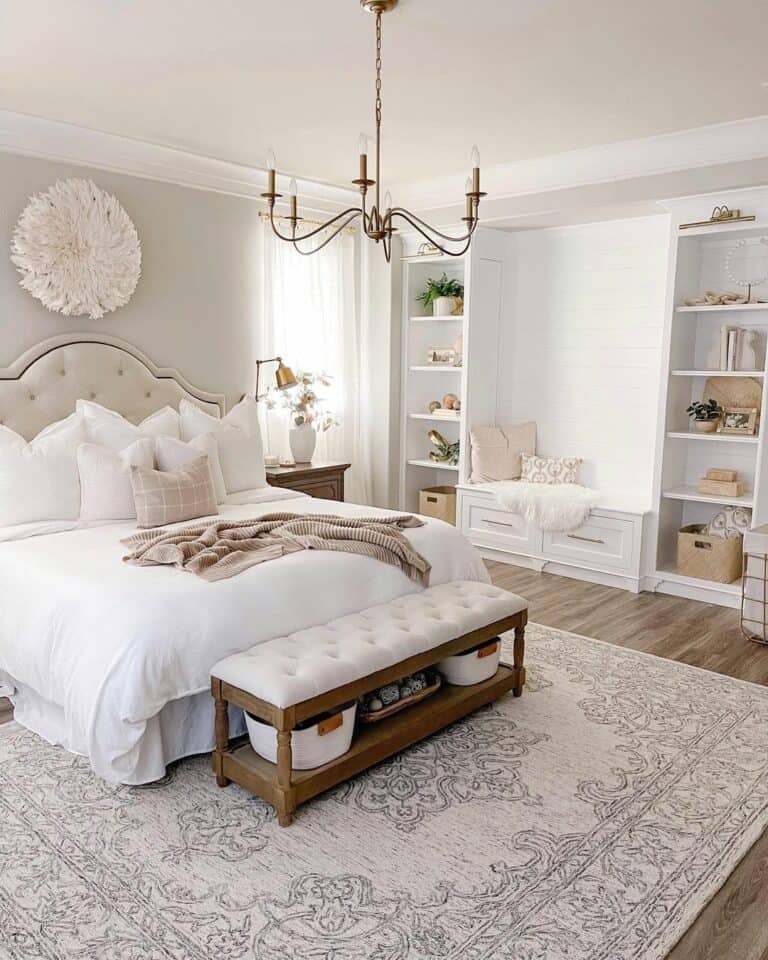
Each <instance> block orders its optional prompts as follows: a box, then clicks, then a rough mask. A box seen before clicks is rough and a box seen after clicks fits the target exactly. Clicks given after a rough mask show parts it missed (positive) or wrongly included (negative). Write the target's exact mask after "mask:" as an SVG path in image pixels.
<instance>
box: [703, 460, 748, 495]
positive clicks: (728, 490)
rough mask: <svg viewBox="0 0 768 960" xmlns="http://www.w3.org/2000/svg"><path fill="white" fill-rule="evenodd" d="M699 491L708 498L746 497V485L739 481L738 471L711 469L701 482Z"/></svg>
mask: <svg viewBox="0 0 768 960" xmlns="http://www.w3.org/2000/svg"><path fill="white" fill-rule="evenodd" d="M698 491H699V493H700V494H702V495H704V496H708V497H718V496H719V497H741V496H743V495H744V484H743V483H742V481H741V480H739V475H738V473H737V471H736V470H723V469H720V468H717V467H711V468H710V469H709V470H707V472H706V474H705V475H704V476H703V477H702V478H701V480H699V483H698Z"/></svg>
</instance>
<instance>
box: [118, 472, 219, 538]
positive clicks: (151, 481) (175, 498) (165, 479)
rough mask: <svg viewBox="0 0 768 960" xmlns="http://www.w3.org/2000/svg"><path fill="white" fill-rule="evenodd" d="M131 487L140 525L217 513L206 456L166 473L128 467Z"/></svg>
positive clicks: (162, 523)
mask: <svg viewBox="0 0 768 960" xmlns="http://www.w3.org/2000/svg"><path fill="white" fill-rule="evenodd" d="M131 486H132V487H133V496H134V499H135V502H136V518H137V520H138V525H139V526H140V527H162V526H164V525H165V524H166V523H178V522H179V521H181V520H194V519H195V518H196V517H209V516H212V515H214V514H217V513H218V512H219V510H218V507H217V505H216V490H215V488H214V486H213V477H212V476H211V468H210V466H209V465H208V457H198V458H197V459H196V460H192V461H190V462H189V463H185V464H184V465H183V466H181V467H177V468H176V469H175V470H170V471H168V472H167V473H163V471H161V470H147V469H145V468H144V467H131Z"/></svg>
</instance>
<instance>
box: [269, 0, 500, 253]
mask: <svg viewBox="0 0 768 960" xmlns="http://www.w3.org/2000/svg"><path fill="white" fill-rule="evenodd" d="M360 6H361V7H363V9H364V10H368V11H369V12H370V13H372V14H374V15H375V17H376V170H375V174H376V178H375V179H374V180H370V179H369V178H368V138H367V137H366V136H365V134H363V133H361V134H360V141H359V148H360V151H359V152H360V175H359V176H358V178H357V179H356V180H353V181H352V183H354V184H355V186H357V187H359V188H360V194H361V196H362V200H361V203H360V206H359V207H350V208H349V209H347V210H344V211H343V213H340V214H338V215H337V216H335V217H333V218H332V219H330V220H328V221H327V222H326V223H323V224H321V225H320V226H319V227H317V228H316V229H314V230H308V231H302V230H301V228H299V223H300V222H301V220H302V218H301V217H300V216H299V215H298V201H297V197H296V193H297V189H296V180H295V179H291V182H290V185H289V187H288V201H289V214H288V216H287V217H282V218H281V217H280V216H279V215H278V219H283V220H287V221H288V223H289V224H290V235H286V234H283V233H281V232H280V230H279V229H278V226H277V224H276V223H275V201H276V200H279V199H281V197H282V194H280V193H276V192H275V176H276V173H275V154H274V152H273V151H272V150H270V151H269V153H268V155H267V167H268V170H269V180H268V186H267V192H266V193H262V197H264V199H265V200H266V201H267V204H268V205H269V222H270V224H271V226H272V230H273V231H274V233H275V235H276V236H277V237H279V238H280V239H281V240H285V241H286V242H287V243H292V244H293V246H294V247H295V248H296V250H297V251H298V252H299V253H301V254H303V255H304V256H309V255H310V254H313V253H317V252H318V250H322V248H323V247H324V246H326V244H328V243H330V242H331V240H333V239H334V237H336V236H338V234H339V233H341V231H342V230H343V229H344V228H345V227H347V226H349V225H350V224H351V223H352V222H353V221H354V220H357V219H358V218H359V219H360V221H361V223H362V227H363V230H364V231H365V234H366V236H367V237H369V238H370V239H371V240H373V241H375V242H376V243H381V244H382V245H383V247H384V255H385V257H386V258H387V263H389V261H390V259H391V256H392V236H393V234H394V233H395V232H396V231H397V229H398V228H397V227H396V226H395V225H394V223H395V220H398V219H399V220H404V221H405V222H406V223H408V224H410V226H411V227H413V229H414V230H416V231H417V232H418V233H420V234H421V236H422V237H424V239H425V240H427V241H428V242H429V243H430V244H433V245H434V246H435V247H437V248H438V249H439V250H441V251H442V252H443V253H444V254H447V255H448V256H453V257H460V256H462V255H463V254H464V253H466V252H467V250H468V249H469V245H470V243H471V242H472V235H473V234H474V232H475V229H476V227H477V223H478V208H479V206H480V198H481V197H484V196H485V194H484V193H482V192H481V190H480V154H479V152H478V149H477V147H473V148H472V160H471V163H472V176H471V177H468V178H467V182H466V188H465V196H466V203H467V208H466V216H464V217H462V218H461V219H462V222H463V223H465V224H466V227H465V230H464V233H463V234H462V235H461V236H459V237H451V236H448V235H447V234H445V233H441V232H440V231H439V230H436V229H435V228H434V227H431V226H430V225H429V224H428V223H425V222H424V221H423V220H421V219H420V218H419V217H417V216H416V214H414V213H411V212H410V211H408V210H405V209H404V208H403V207H393V206H392V198H391V196H390V193H389V191H387V193H386V196H385V197H384V206H383V207H382V205H381V15H382V14H383V13H386V12H387V11H389V10H392V9H393V8H394V7H395V6H397V0H360ZM369 187H375V188H376V189H375V202H374V204H373V206H372V207H371V209H370V210H368V209H366V198H367V195H368V188H369ZM328 230H330V231H331V233H330V234H329V235H327V236H323V237H322V238H321V239H320V241H319V242H317V243H316V244H315V245H314V246H312V247H311V249H306V248H305V249H302V248H301V247H300V246H299V244H300V243H301V242H302V241H306V240H311V239H312V238H313V237H317V236H318V235H319V234H323V233H324V232H325V231H328ZM446 244H448V245H449V246H446ZM459 244H460V245H461V246H460V247H459V248H458V249H456V246H458V245H459Z"/></svg>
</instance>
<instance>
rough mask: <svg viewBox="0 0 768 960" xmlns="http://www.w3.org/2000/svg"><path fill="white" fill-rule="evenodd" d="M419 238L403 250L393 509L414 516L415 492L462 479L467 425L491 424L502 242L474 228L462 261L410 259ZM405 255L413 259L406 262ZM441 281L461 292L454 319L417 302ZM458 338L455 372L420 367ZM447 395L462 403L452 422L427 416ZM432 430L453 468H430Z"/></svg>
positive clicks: (503, 238) (496, 235)
mask: <svg viewBox="0 0 768 960" xmlns="http://www.w3.org/2000/svg"><path fill="white" fill-rule="evenodd" d="M420 243H421V238H420V237H412V238H405V239H404V244H403V252H404V259H403V279H402V288H403V305H402V331H401V336H402V365H401V371H402V381H401V427H400V455H401V465H400V508H401V509H403V510H413V511H417V510H418V508H419V491H420V490H421V489H423V488H424V487H431V486H455V485H456V484H457V483H460V482H464V481H465V480H466V478H467V477H468V475H469V462H468V453H469V427H468V425H469V424H471V423H488V424H492V423H495V418H496V389H497V376H498V369H497V368H498V343H499V324H500V316H501V301H502V294H503V274H504V262H503V261H504V257H505V251H506V249H507V238H506V236H505V235H504V234H500V233H498V232H496V231H493V230H484V229H482V228H479V229H478V230H477V232H476V233H475V237H474V239H473V242H472V246H471V248H470V250H469V252H468V253H467V254H466V255H465V256H463V257H448V256H426V257H419V256H416V255H415V254H416V251H417V249H418V247H419V245H420ZM409 254H412V255H410V256H409ZM443 273H446V274H447V275H448V276H449V277H455V278H456V279H458V280H460V281H461V283H463V284H464V308H463V313H462V314H461V315H459V316H450V317H435V316H432V315H431V314H428V313H427V312H426V311H425V310H424V309H423V307H422V305H421V304H420V303H419V301H418V299H417V297H418V296H419V294H420V293H421V292H422V291H423V290H424V289H425V287H426V284H427V281H428V280H429V279H430V278H432V279H439V278H440V277H441V276H442V274H443ZM459 335H461V336H462V337H463V356H462V365H461V366H457V367H453V366H441V365H434V364H429V363H427V356H428V353H429V351H430V349H432V348H434V347H453V345H454V342H455V341H456V338H457V337H458V336H459ZM447 393H454V394H456V395H457V396H458V397H459V398H460V401H461V411H460V413H459V415H458V416H453V417H446V416H440V415H433V414H430V412H429V403H430V401H432V400H438V401H439V400H442V398H443V397H444V396H445V394H447ZM430 430H438V431H439V432H440V433H441V434H442V435H443V436H444V437H445V439H446V440H448V441H449V442H452V441H454V440H459V441H460V442H461V452H460V457H459V463H458V465H457V466H454V467H449V466H446V465H438V464H435V463H432V462H431V461H430V459H429V454H430V451H432V450H434V449H435V448H434V447H433V446H432V444H431V442H430V440H429V437H428V434H429V431H430Z"/></svg>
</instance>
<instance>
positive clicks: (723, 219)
mask: <svg viewBox="0 0 768 960" xmlns="http://www.w3.org/2000/svg"><path fill="white" fill-rule="evenodd" d="M754 219H755V215H754V214H753V213H750V214H747V215H745V216H743V217H742V215H741V210H731V209H730V208H729V207H728V206H726V204H724V203H723V204H721V205H720V206H719V207H715V208H714V210H713V211H712V213H711V215H710V217H709V220H697V221H695V222H694V223H681V224H680V229H681V230H688V229H689V228H690V227H717V226H722V224H724V223H745V222H746V221H751V220H754Z"/></svg>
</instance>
